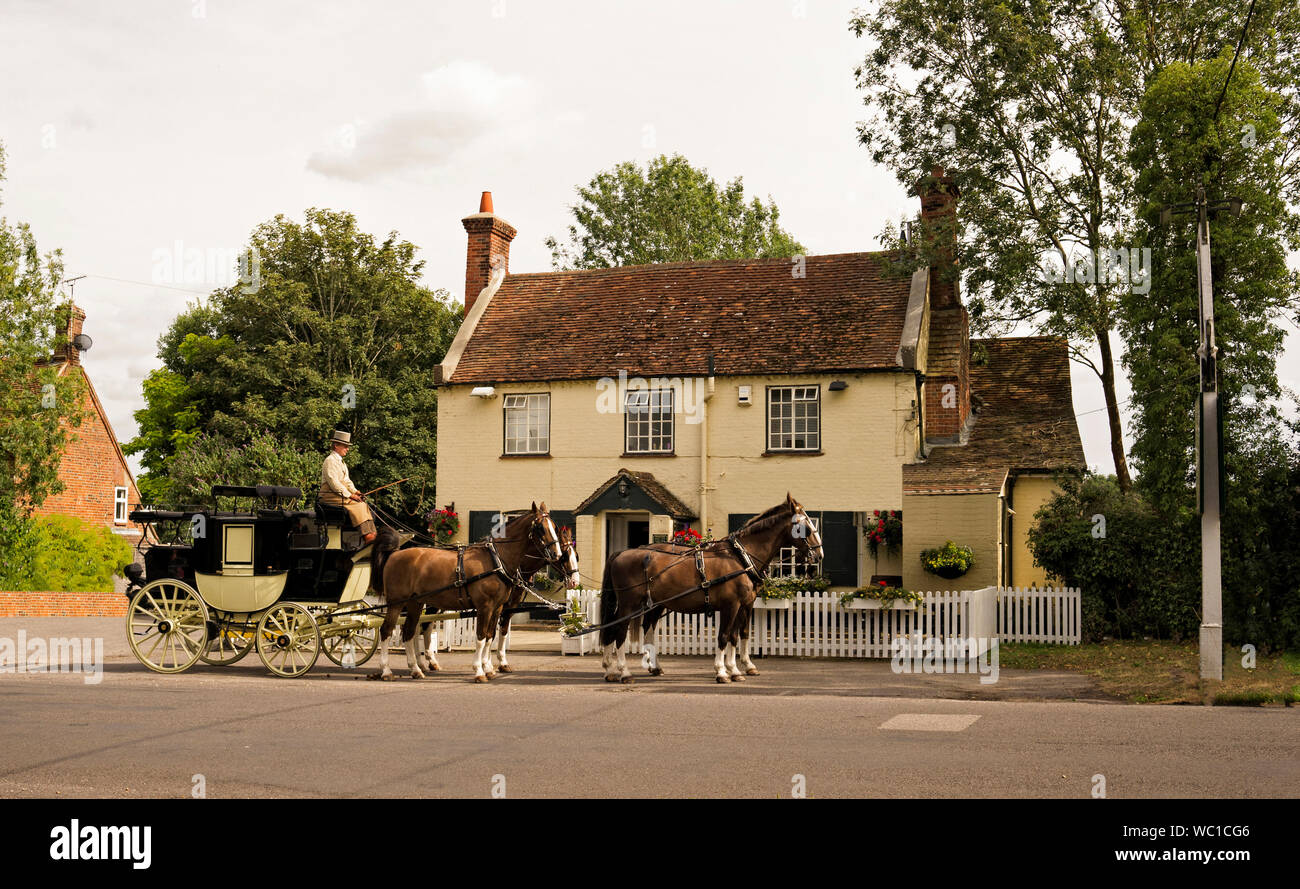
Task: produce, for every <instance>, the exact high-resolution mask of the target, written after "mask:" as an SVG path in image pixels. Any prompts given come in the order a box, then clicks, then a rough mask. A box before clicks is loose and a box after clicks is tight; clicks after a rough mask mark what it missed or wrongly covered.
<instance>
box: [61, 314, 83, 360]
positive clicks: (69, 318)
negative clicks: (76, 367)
mask: <svg viewBox="0 0 1300 889" xmlns="http://www.w3.org/2000/svg"><path fill="white" fill-rule="evenodd" d="M57 323H58V325H59V330H58V332H57V334H56V335H55V338H54V360H55V361H67V362H68V363H69V364H80V363H81V350H80V349H78V348H77V347H75V346H74V345H72V341H73V340H75V339H76V338H77V337H79V336H81V327H82V325H83V324H85V323H86V313H85V312H84V311H82V309H81V308H80V307H79V306H77V305H75V304H73V303H68V304H67V305H64V306H62V307H60V309H59V313H58V322H57Z"/></svg>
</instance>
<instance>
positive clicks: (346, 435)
mask: <svg viewBox="0 0 1300 889" xmlns="http://www.w3.org/2000/svg"><path fill="white" fill-rule="evenodd" d="M330 443H331V444H341V445H347V446H348V447H352V433H351V432H343V431H342V430H339V429H335V430H334V436H333V438H331V439H330Z"/></svg>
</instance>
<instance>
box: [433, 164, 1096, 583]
mask: <svg viewBox="0 0 1300 889" xmlns="http://www.w3.org/2000/svg"><path fill="white" fill-rule="evenodd" d="M920 195H921V207H922V216H923V217H924V218H926V219H927V220H930V221H931V222H940V223H941V222H943V221H944V219H945V217H946V216H950V215H951V214H954V213H955V212H956V206H957V201H958V198H959V194H958V192H957V189H956V188H955V186H954V184H953V182H952V180H951V179H950V178H948V177H947V176H946V175H944V173H943V171H942V170H935V171H934V173H933V174H932V175H931V176H930V177H927V178H926V179H925V180H924V181H923V184H922V187H921V188H920ZM463 224H464V227H465V230H466V232H467V234H468V241H469V244H468V250H467V257H466V281H465V321H464V323H463V324H462V326H461V328H460V331H459V333H458V334H457V336H456V338H455V341H454V342H453V343H452V345H451V347H450V349H449V350H448V353H447V356H446V358H445V360H444V361H443V363H442V365H441V367H440V368H439V373H438V378H437V383H438V385H439V399H438V425H439V429H438V470H437V472H438V480H437V491H438V497H439V500H440V501H441V502H443V503H454V505H455V507H456V509H457V511H458V512H459V513H460V515H462V516H465V517H467V519H468V521H466V522H465V523H464V525H463V526H462V528H461V531H460V535H459V539H460V540H462V541H464V540H467V539H476V538H478V537H481V536H483V535H485V534H486V533H488V531H489V530H490V528H491V523H492V521H493V517H494V516H495V515H496V514H497V513H499V512H502V511H508V510H511V509H514V508H518V507H520V506H526V505H527V504H528V502H529V501H531V500H539V501H540V500H544V501H546V503H547V505H548V506H549V507H550V508H551V510H552V513H553V514H554V515H555V516H556V517H557V518H559V519H560V520H561V521H563V522H566V523H568V524H571V525H573V527H574V529H575V532H576V537H577V543H578V552H579V558H580V560H581V562H582V573H583V575H584V583H585V585H586V586H588V587H592V586H598V585H599V578H600V574H601V568H602V567H603V565H604V562H605V559H606V558H607V557H608V556H609V555H610V554H612V553H614V552H617V551H618V550H620V549H623V548H626V547H629V546H636V545H638V544H640V543H645V542H651V541H654V540H661V539H666V537H667V536H668V535H670V534H671V533H672V532H673V531H674V530H675V529H677V528H682V527H692V528H694V529H695V530H697V531H699V532H701V533H705V532H712V533H713V535H714V536H722V535H725V534H727V533H728V532H729V531H731V530H734V529H735V528H737V527H739V526H740V524H742V523H743V522H744V521H745V520H747V519H748V518H749V517H750V516H752V515H754V514H756V513H759V512H762V511H763V510H764V509H766V508H768V507H770V506H772V505H774V504H775V503H777V502H779V501H780V500H781V499H783V498H784V496H785V494H786V492H787V491H789V492H791V493H792V494H793V495H794V496H795V497H796V498H797V499H798V500H800V501H801V503H802V504H803V505H804V507H805V508H806V509H807V510H808V511H809V512H810V513H811V514H812V515H813V516H814V518H818V519H819V520H820V524H821V528H822V532H823V538H824V540H825V547H826V563H825V566H824V570H825V573H826V574H827V575H828V576H829V577H830V579H831V581H832V582H833V584H834V585H835V586H836V587H840V588H845V587H850V588H851V587H853V586H857V585H860V584H864V583H867V582H869V581H870V580H871V579H872V578H876V577H884V578H894V579H895V580H897V579H901V582H902V584H903V585H904V586H905V587H906V588H908V589H916V590H929V589H950V588H957V587H961V588H972V587H980V586H985V585H1016V586H1023V585H1028V584H1030V583H1035V582H1036V583H1040V584H1041V583H1044V582H1045V580H1046V578H1045V575H1044V574H1043V572H1042V570H1041V569H1039V568H1036V567H1035V566H1034V564H1033V560H1032V557H1031V556H1030V554H1029V552H1028V550H1027V548H1026V545H1025V541H1026V534H1027V531H1028V529H1029V527H1030V525H1031V524H1032V522H1033V515H1034V511H1035V510H1036V509H1037V507H1038V506H1039V505H1041V504H1042V503H1043V502H1045V501H1046V500H1047V499H1048V498H1049V497H1050V496H1051V494H1052V492H1053V491H1054V490H1055V487H1056V486H1055V483H1054V481H1053V473H1054V472H1056V471H1058V470H1062V469H1083V468H1084V465H1085V464H1084V456H1083V448H1082V444H1081V442H1080V438H1079V431H1078V426H1077V423H1076V421H1075V418H1074V409H1073V403H1072V396H1071V389H1070V374H1069V356H1068V350H1067V344H1066V342H1065V341H1064V340H1062V339H1059V338H1052V337H1019V338H1002V339H986V340H971V339H970V335H969V316H968V314H967V310H966V308H965V307H964V306H963V305H962V303H961V297H960V290H959V284H958V279H957V276H956V274H955V269H953V268H952V267H951V259H950V258H949V259H947V260H946V261H945V260H944V258H943V257H942V256H941V258H940V260H939V261H938V262H937V263H936V267H933V268H923V269H920V270H918V271H917V272H915V273H914V274H912V275H911V276H910V277H909V276H899V275H897V274H894V273H891V272H890V270H889V268H888V263H887V261H886V260H887V258H888V257H887V256H886V254H884V253H879V252H867V253H845V254H836V255H824V256H808V257H796V258H795V259H794V260H793V261H792V260H787V259H777V260H742V261H718V262H691V263H674V264H664V265H648V266H634V267H623V268H613V269H593V270H582V271H555V272H543V273H529V274H518V273H512V272H510V269H509V251H510V242H511V240H512V239H513V238H514V236H515V234H516V232H515V229H514V227H513V226H511V225H510V224H509V223H507V222H506V221H505V220H503V219H501V218H500V217H499V216H497V215H496V214H495V212H494V211H493V208H492V202H491V195H490V194H488V193H484V197H483V202H482V204H481V205H480V210H479V212H478V213H477V214H474V215H472V216H469V217H467V218H466V219H464V220H463ZM940 228H942V226H940ZM876 510H901V511H902V515H903V543H902V546H901V547H900V548H899V549H898V550H895V551H892V552H891V551H888V550H886V549H885V548H884V547H882V548H880V551H879V553H878V555H877V556H873V555H872V554H871V553H870V549H869V546H868V544H867V541H866V539H865V535H864V527H865V526H867V525H868V524H869V523H871V522H872V521H873V514H874V513H875V511H876ZM946 540H953V541H954V542H956V543H958V544H962V545H966V546H969V547H971V549H972V550H973V551H974V554H975V560H976V561H975V566H974V568H973V569H972V570H971V572H970V573H969V574H968V575H967V576H965V577H963V578H962V579H961V580H960V581H957V582H953V581H945V580H942V579H940V578H938V577H936V576H935V575H932V574H929V573H928V572H927V571H926V570H925V569H924V567H923V565H922V564H921V559H920V553H921V551H922V550H923V549H925V548H928V547H932V546H936V545H942V544H943V543H944V542H945V541H946ZM792 556H793V554H792V553H791V554H783V556H782V560H781V561H779V563H778V564H777V565H776V566H775V567H774V570H775V572H776V573H788V572H790V571H793V570H794V565H793V558H792ZM787 557H788V558H789V559H790V561H789V562H787V561H785V559H786V558H787Z"/></svg>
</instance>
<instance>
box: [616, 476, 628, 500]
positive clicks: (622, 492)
mask: <svg viewBox="0 0 1300 889" xmlns="http://www.w3.org/2000/svg"><path fill="white" fill-rule="evenodd" d="M627 490H628V488H627V479H621V480H620V481H619V483H618V496H620V497H623V498H626V497H627Z"/></svg>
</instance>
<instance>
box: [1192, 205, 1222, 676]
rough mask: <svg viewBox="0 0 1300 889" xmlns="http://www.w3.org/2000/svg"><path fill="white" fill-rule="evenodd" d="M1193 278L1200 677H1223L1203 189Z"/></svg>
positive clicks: (1214, 380)
mask: <svg viewBox="0 0 1300 889" xmlns="http://www.w3.org/2000/svg"><path fill="white" fill-rule="evenodd" d="M1196 209H1197V225H1196V283H1197V289H1198V292H1199V296H1200V316H1201V318H1200V320H1201V344H1200V348H1199V349H1197V355H1198V357H1199V358H1200V365H1201V392H1200V398H1201V404H1200V420H1201V422H1200V423H1199V424H1198V425H1199V427H1200V441H1199V442H1198V448H1197V450H1198V451H1199V457H1200V459H1199V460H1198V461H1197V475H1198V481H1199V483H1200V484H1199V488H1200V494H1201V496H1200V501H1201V503H1200V506H1201V678H1202V679H1219V680H1221V679H1223V574H1222V559H1221V544H1220V539H1219V531H1220V528H1219V514H1220V510H1221V490H1220V483H1221V479H1220V478H1219V448H1220V442H1219V391H1218V390H1219V385H1218V382H1219V381H1218V366H1217V363H1216V362H1217V358H1218V347H1217V346H1216V345H1215V342H1214V290H1213V286H1212V281H1211V279H1210V221H1209V215H1208V212H1207V207H1206V203H1205V189H1204V188H1198V189H1197V190H1196Z"/></svg>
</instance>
